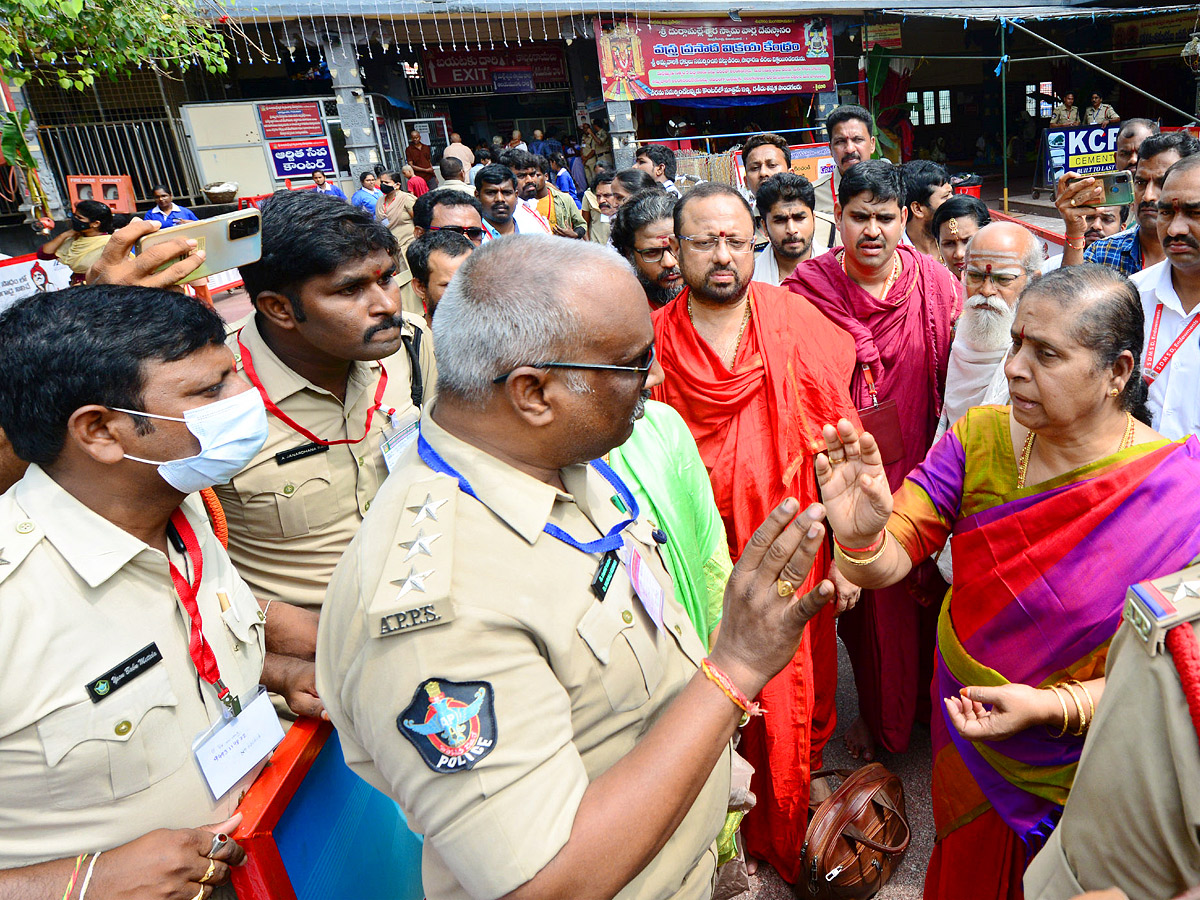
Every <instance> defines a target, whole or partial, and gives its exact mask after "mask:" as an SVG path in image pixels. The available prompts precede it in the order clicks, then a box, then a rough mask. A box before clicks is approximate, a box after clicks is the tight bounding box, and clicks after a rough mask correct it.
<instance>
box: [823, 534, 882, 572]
mask: <svg viewBox="0 0 1200 900" xmlns="http://www.w3.org/2000/svg"><path fill="white" fill-rule="evenodd" d="M889 536H890V535H889V534H888V530H887V529H886V528H885V529H884V530H883V542H882V543H881V544H880V545H879V549H878V550H876V551H875V552H874V553H872V554H871V555H870V556H868V557H867V558H866V559H855V558H854V557H853V556H847V555H846V551H845V550H843V549H842V547H841V545H840V544H838V542H837V541H834V542H833V552H834V553H836V554H837V555H838V556H840V557H841V558H842V559H844V560H845V561H846V562H848V563H850V565H852V566H869V565H871V564H872V563H876V562H879V560H880V558H881V557H882V556H883V554H884V552H885V551H886V550H887V546H888V537H889Z"/></svg>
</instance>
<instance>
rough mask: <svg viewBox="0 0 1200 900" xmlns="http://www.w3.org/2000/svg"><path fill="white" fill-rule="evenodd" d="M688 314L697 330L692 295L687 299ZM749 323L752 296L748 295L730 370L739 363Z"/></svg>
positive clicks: (689, 319)
mask: <svg viewBox="0 0 1200 900" xmlns="http://www.w3.org/2000/svg"><path fill="white" fill-rule="evenodd" d="M687 314H688V321H689V322H691V323H692V327H693V328H695V327H696V319H695V318H694V317H693V316H692V297H691V294H689V295H688V298H687ZM749 322H750V295H749V294H747V295H746V311H745V312H744V313H743V314H742V325H741V327H740V328H739V329H738V333H737V342H736V343H735V344H734V345H733V358H732V359H730V360H729V368H730V369H732V368H733V364H734V363H735V362H737V355H738V350H740V349H741V346H742V336H743V335H745V333H746V326H747V325H748V324H749ZM721 361H722V362H724V361H725V360H724V359H722V360H721Z"/></svg>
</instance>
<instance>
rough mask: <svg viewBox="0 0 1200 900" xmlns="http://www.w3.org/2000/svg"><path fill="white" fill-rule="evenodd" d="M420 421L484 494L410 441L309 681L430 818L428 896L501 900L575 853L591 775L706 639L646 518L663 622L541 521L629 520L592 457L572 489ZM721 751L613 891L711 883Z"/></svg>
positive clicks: (381, 779)
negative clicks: (568, 851) (603, 586)
mask: <svg viewBox="0 0 1200 900" xmlns="http://www.w3.org/2000/svg"><path fill="white" fill-rule="evenodd" d="M421 428H422V432H423V433H424V435H425V437H426V438H427V440H428V441H429V443H430V444H431V445H432V446H433V448H434V449H435V450H436V451H437V453H439V454H440V455H441V456H442V458H443V459H445V460H446V462H447V463H449V464H450V466H452V467H453V468H454V469H456V470H457V471H458V472H459V473H461V474H462V476H463V477H464V478H466V480H467V481H468V482H469V483H470V484H471V485H472V487H473V488H474V490H475V492H476V494H477V495H478V497H479V498H480V499H479V500H475V499H473V498H472V497H470V496H469V495H467V494H466V493H463V492H462V491H460V490H459V486H458V482H457V481H456V480H455V479H454V478H452V477H450V476H446V475H438V474H436V473H434V472H433V471H432V470H430V469H429V468H428V467H426V466H425V464H424V463H423V462H422V461H421V460H420V459H419V457H418V455H417V448H416V447H415V446H414V447H412V448H410V449H409V450H408V451H407V453H406V456H405V459H404V460H402V461H401V464H400V467H399V468H398V469H397V471H396V472H395V473H393V475H392V477H391V478H389V479H388V481H387V483H386V484H385V485H384V486H383V488H382V490H381V491H380V495H379V501H380V502H379V503H378V505H377V506H376V508H375V510H374V511H373V512H372V513H371V515H370V516H369V517H368V518H367V520H366V521H365V522H364V523H363V528H362V530H361V531H360V532H359V535H358V537H357V538H355V540H354V542H353V543H352V544H351V545H350V550H349V551H348V552H347V553H346V556H345V558H344V559H343V560H342V563H341V565H339V566H338V569H337V571H336V572H335V573H334V577H333V580H332V582H331V583H330V588H329V595H328V599H327V600H326V606H325V610H324V612H323V613H322V616H321V626H320V633H319V637H318V641H317V689H318V691H319V692H320V694H321V696H322V698H324V700H325V703H326V707H327V708H328V710H329V713H330V715H331V717H332V719H333V721H334V723H335V725H336V726H337V728H338V731H339V734H340V736H341V740H342V749H343V752H344V753H345V756H346V761H347V763H349V765H350V767H351V768H353V769H354V770H355V771H356V772H357V773H358V774H359V775H361V776H362V777H363V778H364V779H366V780H367V781H368V782H370V783H371V784H373V785H374V786H375V787H377V788H379V789H380V790H382V791H385V792H386V793H388V794H390V795H391V796H392V797H394V798H395V799H396V800H397V801H398V802H399V803H400V806H401V807H402V808H403V809H404V812H405V815H406V816H407V817H408V822H409V825H410V826H411V827H412V828H414V829H415V830H417V831H420V832H422V833H424V835H425V844H424V859H423V868H422V875H423V879H424V887H425V892H426V895H427V897H428V898H429V900H459V898H467V897H471V898H485V897H487V898H491V897H498V896H501V895H503V894H505V893H507V892H509V891H511V890H514V889H515V888H517V887H519V886H520V885H522V884H524V883H525V882H527V881H529V880H530V879H532V878H533V877H534V876H535V875H537V873H538V872H539V871H540V870H541V869H542V868H543V867H544V866H545V865H546V864H547V863H549V862H550V860H552V859H553V858H554V857H555V855H556V854H557V853H558V852H559V851H560V850H561V849H562V848H563V846H564V845H565V844H566V842H567V839H568V838H569V837H570V833H571V826H572V823H573V822H574V820H575V814H576V811H577V810H578V808H579V803H580V800H581V798H582V797H583V793H584V791H585V790H586V789H587V787H588V785H589V784H590V783H591V781H592V780H593V779H595V778H596V777H598V776H599V775H601V774H602V773H603V772H605V771H607V770H608V769H609V768H610V767H611V766H612V765H613V764H614V763H616V762H617V761H618V760H620V759H621V758H622V757H623V756H625V755H626V754H627V753H629V751H630V750H632V749H633V747H634V746H635V745H636V744H637V742H638V740H639V739H640V738H641V737H642V736H643V735H644V734H645V733H646V732H647V731H648V730H649V729H650V727H651V726H652V725H653V724H654V722H655V721H656V720H657V718H658V716H659V715H660V713H661V712H662V711H663V710H664V709H665V708H666V707H667V705H668V704H669V703H670V702H671V701H672V700H673V699H674V698H675V697H676V696H677V695H678V694H679V693H680V691H681V690H682V689H683V687H684V686H685V685H686V684H687V682H688V681H689V680H690V679H691V678H692V676H693V675H694V674H695V672H696V669H697V666H698V664H699V662H700V661H701V659H703V657H704V653H705V650H704V647H703V645H702V644H701V643H700V639H699V638H698V637H697V636H696V631H695V629H694V628H693V627H692V625H691V623H690V621H689V620H688V618H687V614H686V613H685V612H684V610H683V608H682V607H681V606H680V605H679V603H678V602H677V601H676V600H675V599H674V596H673V594H672V593H671V589H670V580H669V576H668V575H667V573H666V570H665V569H664V567H663V565H662V562H661V560H660V559H659V556H658V552H657V550H655V549H653V547H654V543H653V540H652V538H651V534H650V532H651V528H652V526H651V524H650V522H649V521H648V520H646V519H641V520H639V521H638V522H637V523H635V524H634V525H632V526H630V527H629V528H628V529H627V530H626V533H627V534H629V533H630V532H632V534H630V539H631V541H632V542H633V545H634V546H636V547H637V548H638V550H639V552H640V553H641V554H642V556H643V558H644V560H645V561H646V564H647V568H648V569H649V570H650V571H651V572H652V573H653V575H654V577H655V578H656V579H657V581H658V583H659V584H660V585H661V586H662V587H663V588H664V590H665V591H666V603H665V609H664V626H665V627H664V629H663V630H659V629H658V628H657V627H656V626H655V625H654V624H653V622H652V620H651V619H650V618H649V616H648V615H647V614H646V612H645V610H644V609H643V608H642V606H641V604H640V602H639V601H638V600H637V599H636V597H635V595H634V593H633V590H632V588H631V587H630V582H629V579H628V576H627V575H626V573H625V568H624V566H620V565H618V566H617V571H616V574H615V575H614V576H613V579H612V582H611V584H610V585H609V588H608V591H607V594H606V596H605V599H604V601H603V602H600V601H598V600H597V599H596V597H595V595H594V594H593V593H592V591H591V589H590V587H589V586H590V584H591V582H592V579H593V577H594V576H595V575H596V572H597V564H598V562H599V555H598V554H592V553H584V552H582V551H580V550H577V549H575V548H573V547H571V546H569V545H568V544H566V543H564V542H562V541H560V540H558V539H556V538H554V537H551V536H550V535H548V534H545V533H543V527H544V526H545V525H546V524H547V523H554V524H556V525H558V526H559V527H560V528H562V529H564V530H565V531H566V532H567V533H568V534H571V535H572V536H574V537H575V538H576V539H577V540H580V541H589V540H595V539H596V538H598V537H600V535H601V534H602V533H606V532H607V531H608V530H609V529H610V528H611V527H612V526H613V525H615V524H617V523H619V522H620V521H621V520H622V519H623V518H624V516H623V515H622V514H621V513H620V512H619V511H618V510H617V508H616V506H615V505H614V503H613V502H612V497H613V496H614V490H613V488H612V487H611V486H610V485H609V484H608V482H607V481H605V480H604V478H603V477H602V476H601V475H600V474H599V473H598V472H597V471H596V470H595V469H593V468H590V467H584V466H572V467H570V468H567V469H563V470H562V479H563V482H564V484H565V486H566V491H567V492H560V491H558V490H556V489H555V488H553V487H552V486H550V485H547V484H545V483H544V482H541V481H537V480H535V479H534V478H532V477H530V476H528V475H526V474H524V473H522V472H520V471H518V470H516V469H514V468H512V467H510V466H508V465H506V464H504V463H502V462H500V461H499V460H497V459H496V458H494V457H492V456H489V455H487V454H485V453H483V452H482V451H480V450H477V449H475V448H474V447H471V446H470V445H468V444H466V443H464V442H463V441H460V440H458V439H456V438H454V437H453V436H451V435H450V434H448V433H447V432H445V431H443V430H442V429H441V428H439V427H438V426H437V425H436V424H435V423H434V422H433V421H432V419H431V418H430V417H429V415H428V414H426V415H424V416H423V418H422V425H421ZM446 698H450V699H449V700H447V699H446ZM439 703H440V704H441V705H442V710H443V712H444V713H446V714H448V715H458V716H460V720H459V722H458V728H459V729H460V731H459V742H460V743H459V744H458V745H457V746H454V743H455V742H454V739H453V738H452V737H450V736H448V735H449V734H450V732H448V731H441V732H440V733H436V734H432V735H429V734H424V733H422V729H423V728H424V730H425V731H429V730H430V729H429V727H428V725H426V724H425V723H426V722H427V718H426V717H427V716H428V715H431V713H430V712H429V710H431V709H433V708H434V706H432V705H431V704H434V705H436V704H439ZM447 707H449V708H447ZM464 707H465V710H464V711H463V712H462V713H457V714H456V713H455V712H454V710H455V709H464ZM472 713H473V717H471V715H472ZM433 724H434V730H438V725H439V724H440V722H439V720H437V719H434V722H433ZM443 738H444V739H445V740H442V739H443ZM729 760H730V757H729V753H728V751H726V752H725V753H724V754H723V755H722V756H721V759H720V761H719V762H718V763H717V766H716V768H715V769H714V771H713V772H712V774H711V775H710V776H709V778H708V781H707V782H706V784H705V785H704V787H703V789H702V790H701V792H700V795H699V797H698V798H697V799H696V802H695V803H694V804H693V806H692V808H691V810H690V812H689V813H688V814H687V816H686V817H685V818H684V820H683V822H682V823H681V824H680V826H679V828H678V829H677V830H676V832H675V833H674V834H673V835H672V836H671V838H670V839H669V840H668V841H667V843H666V846H665V847H664V848H663V849H662V851H661V852H660V853H659V854H658V856H657V857H655V858H654V859H653V860H652V861H651V862H650V864H649V865H648V866H647V867H646V868H645V869H644V870H643V871H642V872H641V873H640V874H639V875H638V876H637V877H636V878H635V879H634V880H633V881H632V882H630V884H629V885H628V886H626V888H625V889H624V890H623V891H621V893H620V894H619V895H618V896H620V897H622V898H635V897H636V898H668V897H681V898H683V897H686V898H693V897H695V898H700V897H709V896H711V892H712V879H713V875H714V872H715V865H716V855H715V845H714V843H713V841H714V839H715V837H716V835H717V833H718V831H719V830H720V828H721V825H722V822H723V820H724V818H725V812H726V808H727V804H728V799H729V765H730V762H729ZM670 764H671V763H670V760H669V759H664V760H662V765H670Z"/></svg>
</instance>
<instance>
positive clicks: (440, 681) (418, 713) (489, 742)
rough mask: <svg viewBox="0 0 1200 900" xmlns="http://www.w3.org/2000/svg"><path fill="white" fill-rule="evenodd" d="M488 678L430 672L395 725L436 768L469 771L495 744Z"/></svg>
mask: <svg viewBox="0 0 1200 900" xmlns="http://www.w3.org/2000/svg"><path fill="white" fill-rule="evenodd" d="M492 701H493V696H492V685H491V683H490V682H487V681H447V680H446V679H444V678H431V679H429V680H427V681H425V682H422V684H421V685H420V686H419V687H418V688H417V690H416V692H415V693H414V694H413V699H412V703H410V704H409V705H408V707H407V708H406V709H405V710H404V711H403V712H402V713H400V715H398V716H397V717H396V728H397V729H399V731H400V733H401V734H402V735H404V736H405V737H406V738H407V739H408V741H409V743H411V744H412V745H413V746H414V747H415V748H416V750H417V753H419V754H420V755H421V759H422V760H424V762H425V765H427V766H429V768H430V769H432V770H433V771H435V772H441V773H449V772H466V771H470V770H471V769H473V768H474V767H475V764H476V763H477V762H479V761H480V760H481V759H483V758H484V757H485V756H487V755H488V754H489V753H491V752H492V750H494V749H495V747H496V710H495V706H494V705H493V702H492Z"/></svg>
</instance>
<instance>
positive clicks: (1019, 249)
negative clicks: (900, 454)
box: [937, 222, 1042, 438]
mask: <svg viewBox="0 0 1200 900" xmlns="http://www.w3.org/2000/svg"><path fill="white" fill-rule="evenodd" d="M1041 263H1042V246H1041V243H1040V242H1039V241H1038V239H1037V238H1036V237H1035V236H1034V234H1033V232H1031V231H1029V230H1028V229H1027V228H1024V227H1022V226H1021V225H1018V224H1016V223H1015V222H993V223H992V224H990V225H985V226H984V227H983V228H981V229H979V231H978V232H976V234H975V236H974V237H973V238H971V243H970V245H969V246H968V247H967V262H966V266H965V268H964V270H963V281H965V282H966V286H967V302H966V303H965V304H963V312H962V315H961V316H960V317H959V320H958V326H957V328H956V329H955V333H954V342H953V343H952V344H951V345H950V362H949V363H948V364H947V368H946V400H945V403H943V405H942V416H941V420H940V421H939V422H938V429H937V437H938V438H941V436H942V435H943V434H945V433H946V431H947V429H949V428H950V426H951V425H953V424H954V423H955V422H956V421H958V420H959V419H960V418H962V416H963V414H964V413H966V411H967V410H968V409H970V408H971V407H972V406H986V405H987V404H989V403H1007V402H1008V379H1007V378H1006V377H1005V375H1004V361H1005V359H1006V358H1007V356H1008V348H1009V347H1010V346H1011V345H1012V336H1011V335H1010V334H1009V330H1010V329H1011V327H1012V321H1013V315H1014V312H1015V310H1016V306H1017V299H1018V298H1019V297H1020V296H1021V292H1022V291H1023V290H1025V288H1026V286H1027V285H1028V284H1029V282H1031V281H1033V280H1034V279H1036V278H1038V277H1039V276H1040V275H1041V272H1040V267H1041Z"/></svg>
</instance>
